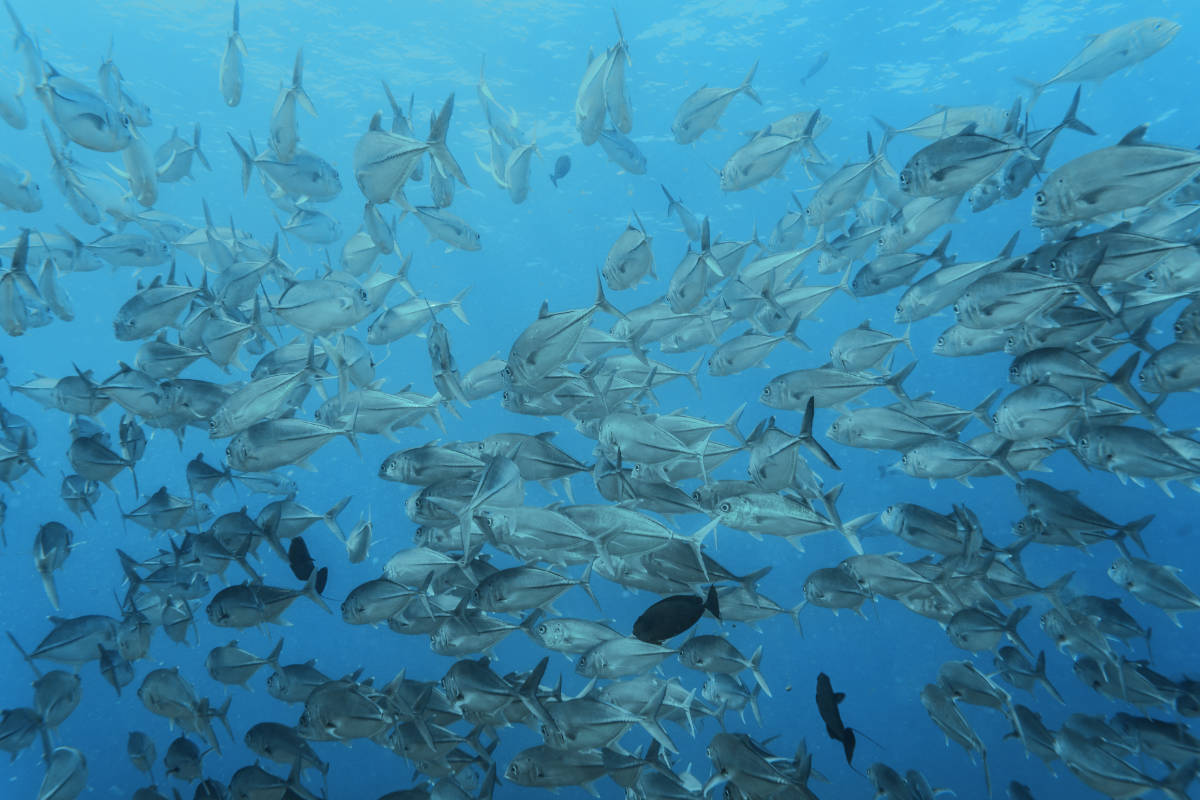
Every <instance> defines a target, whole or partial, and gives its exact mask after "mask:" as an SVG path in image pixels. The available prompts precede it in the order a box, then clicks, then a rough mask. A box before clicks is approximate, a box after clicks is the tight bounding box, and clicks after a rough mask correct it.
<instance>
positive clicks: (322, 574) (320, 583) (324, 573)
mask: <svg viewBox="0 0 1200 800" xmlns="http://www.w3.org/2000/svg"><path fill="white" fill-rule="evenodd" d="M327 583H329V567H321V568H320V569H319V570H317V580H316V581H315V582H314V583H313V588H315V589H316V590H317V594H321V592H323V591H325V584H327Z"/></svg>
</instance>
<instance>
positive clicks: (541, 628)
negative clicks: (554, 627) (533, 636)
mask: <svg viewBox="0 0 1200 800" xmlns="http://www.w3.org/2000/svg"><path fill="white" fill-rule="evenodd" d="M537 631H538V633H540V634H541V635H542V636H545V635H546V634H547V633H548V632H549V631H550V627H549V626H548V625H546V623H544V622H543V623H542V624H541V625H538V626H537Z"/></svg>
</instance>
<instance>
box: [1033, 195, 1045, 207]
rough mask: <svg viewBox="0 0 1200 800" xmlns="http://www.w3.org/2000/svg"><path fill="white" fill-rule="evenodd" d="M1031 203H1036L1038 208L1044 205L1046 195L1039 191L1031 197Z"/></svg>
mask: <svg viewBox="0 0 1200 800" xmlns="http://www.w3.org/2000/svg"><path fill="white" fill-rule="evenodd" d="M1033 202H1035V203H1037V204H1038V205H1039V206H1044V205H1046V193H1045V192H1042V191H1039V192H1038V193H1037V194H1035V195H1034V196H1033Z"/></svg>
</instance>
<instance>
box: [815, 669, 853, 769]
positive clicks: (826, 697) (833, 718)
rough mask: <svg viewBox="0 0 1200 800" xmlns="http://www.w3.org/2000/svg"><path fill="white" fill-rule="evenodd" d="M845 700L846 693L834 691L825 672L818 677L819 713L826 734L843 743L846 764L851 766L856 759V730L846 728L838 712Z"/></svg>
mask: <svg viewBox="0 0 1200 800" xmlns="http://www.w3.org/2000/svg"><path fill="white" fill-rule="evenodd" d="M845 699H846V694H845V693H844V692H835V691H834V690H833V684H832V683H830V682H829V676H828V675H826V674H825V673H824V672H822V673H820V674H819V675H817V711H819V712H821V719H822V720H823V721H824V722H825V732H826V733H828V734H829V738H830V739H833V740H834V741H835V742H841V743H842V749H843V750H844V751H845V752H846V763H847V764H849V763H850V759H852V758H853V757H854V730H853V729H852V728H847V727H846V724H845V723H844V722H842V713H841V712H840V711H839V710H838V703H840V702H842V701H843V700H845Z"/></svg>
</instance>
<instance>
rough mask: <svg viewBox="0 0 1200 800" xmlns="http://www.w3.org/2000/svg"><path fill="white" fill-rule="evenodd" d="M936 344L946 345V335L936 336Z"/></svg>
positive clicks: (939, 345)
mask: <svg viewBox="0 0 1200 800" xmlns="http://www.w3.org/2000/svg"><path fill="white" fill-rule="evenodd" d="M937 346H938V347H945V346H946V337H945V336H939V337H938V338H937Z"/></svg>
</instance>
